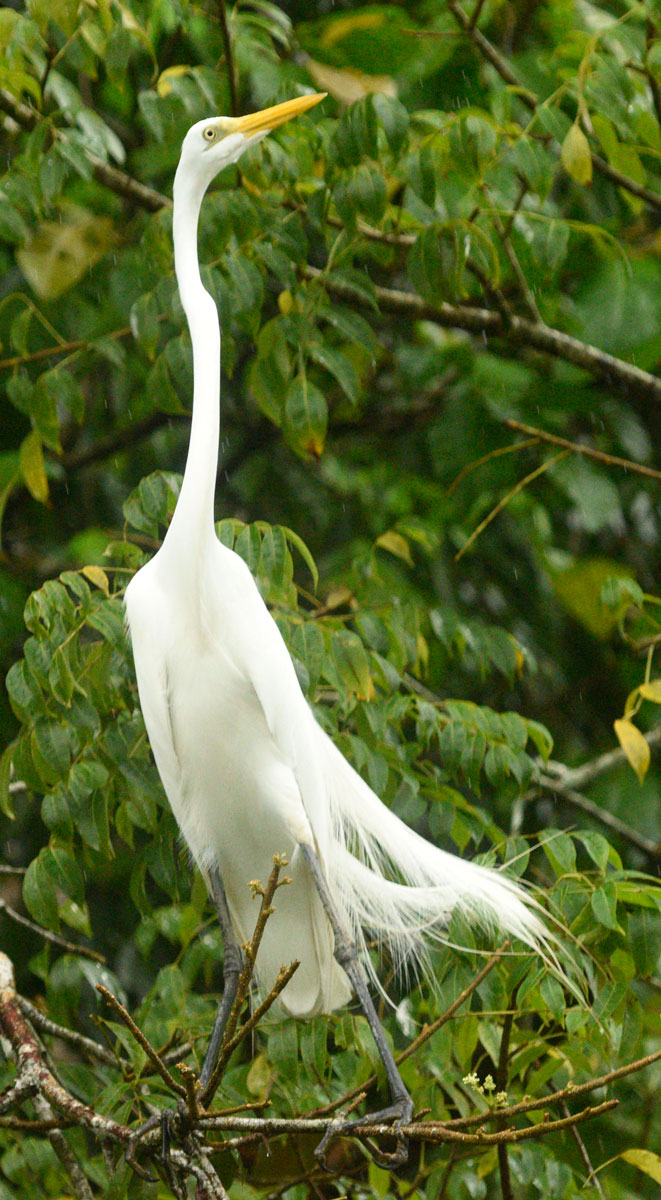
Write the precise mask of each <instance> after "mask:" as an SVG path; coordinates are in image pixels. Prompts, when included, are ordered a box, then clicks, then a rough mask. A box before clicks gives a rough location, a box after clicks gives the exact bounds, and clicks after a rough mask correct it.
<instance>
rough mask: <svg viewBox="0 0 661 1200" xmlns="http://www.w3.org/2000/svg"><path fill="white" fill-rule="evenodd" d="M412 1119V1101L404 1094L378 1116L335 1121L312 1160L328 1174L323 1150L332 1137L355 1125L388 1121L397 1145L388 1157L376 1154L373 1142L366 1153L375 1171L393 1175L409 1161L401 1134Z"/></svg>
mask: <svg viewBox="0 0 661 1200" xmlns="http://www.w3.org/2000/svg"><path fill="white" fill-rule="evenodd" d="M412 1116H413V1101H412V1099H411V1097H410V1096H409V1094H408V1092H406V1093H404V1094H403V1095H401V1096H398V1097H397V1098H396V1099H394V1100H393V1102H392V1104H389V1105H388V1107H387V1108H380V1109H379V1111H378V1112H373V1113H367V1114H366V1115H365V1116H364V1117H354V1118H353V1119H352V1120H350V1121H346V1120H344V1119H343V1118H342V1117H338V1118H336V1119H335V1120H333V1121H331V1122H330V1124H329V1126H328V1128H327V1130H326V1132H325V1134H324V1136H323V1137H322V1139H321V1141H320V1143H319V1145H318V1146H317V1148H316V1150H315V1152H314V1156H315V1158H316V1159H317V1162H318V1163H319V1164H320V1165H321V1166H322V1167H323V1168H324V1170H325V1171H328V1170H330V1168H329V1166H328V1163H327V1162H326V1148H327V1146H328V1144H329V1142H331V1141H332V1139H333V1138H334V1137H338V1136H340V1135H342V1134H345V1133H350V1132H351V1130H352V1129H355V1128H356V1126H357V1125H377V1124H378V1125H381V1124H383V1123H385V1122H386V1121H388V1122H392V1131H393V1136H394V1137H395V1139H396V1142H397V1145H396V1148H395V1150H393V1151H392V1152H390V1153H388V1152H387V1151H384V1150H378V1149H377V1148H376V1146H375V1145H374V1144H373V1143H372V1142H370V1143H369V1149H370V1154H371V1155H372V1158H373V1159H374V1162H375V1163H376V1165H377V1166H378V1167H382V1168H383V1169H384V1170H386V1171H394V1170H396V1169H397V1167H403V1166H404V1164H405V1163H406V1162H407V1160H408V1156H409V1144H408V1141H407V1139H406V1137H405V1136H404V1134H403V1133H401V1132H400V1131H401V1127H402V1126H403V1125H408V1123H409V1121H410V1120H411V1117H412Z"/></svg>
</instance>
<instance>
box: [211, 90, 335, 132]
mask: <svg viewBox="0 0 661 1200" xmlns="http://www.w3.org/2000/svg"><path fill="white" fill-rule="evenodd" d="M326 95H327V93H326V92H315V93H314V94H313V95H311V96H296V97H295V99H294V100H285V102H284V104H274V105H273V108H263V109H262V111H261V112H256V113H249V114H248V116H247V117H234V118H230V120H231V122H232V133H244V134H245V135H246V137H250V135H251V134H253V133H263V132H264V131H266V132H270V130H271V129H277V127H278V125H284V123H285V121H289V120H290V118H291V117H298V116H299V115H300V114H301V113H303V112H305V111H306V109H308V108H312V107H313V105H315V104H318V103H319V101H320V100H324V99H325V98H326Z"/></svg>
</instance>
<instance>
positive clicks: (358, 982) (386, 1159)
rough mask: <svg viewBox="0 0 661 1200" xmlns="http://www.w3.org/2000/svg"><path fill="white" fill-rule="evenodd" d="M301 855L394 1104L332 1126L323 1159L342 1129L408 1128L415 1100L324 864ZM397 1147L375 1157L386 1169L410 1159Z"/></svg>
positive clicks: (320, 1151) (320, 1150)
mask: <svg viewBox="0 0 661 1200" xmlns="http://www.w3.org/2000/svg"><path fill="white" fill-rule="evenodd" d="M300 848H301V852H302V854H303V857H304V859H305V861H306V863H307V865H308V869H309V871H310V874H311V876H312V878H313V880H314V883H315V886H316V888H317V891H318V892H319V897H320V899H321V903H322V904H323V906H324V909H325V912H326V916H327V917H328V920H329V921H330V926H331V929H332V930H333V938H334V941H335V944H334V947H333V953H334V955H335V958H336V959H337V961H338V963H339V964H340V966H341V967H342V968H343V969H344V970H345V971H346V973H347V975H348V977H349V980H350V982H351V986H352V987H353V990H354V991H355V993H356V995H357V997H358V1000H359V1001H360V1006H361V1008H362V1010H363V1012H364V1014H365V1016H366V1017H367V1021H368V1023H369V1027H370V1029H371V1030H372V1036H373V1038H374V1041H375V1043H376V1048H377V1050H378V1051H379V1056H380V1058H381V1062H382V1063H383V1066H384V1068H385V1072H386V1076H387V1079H388V1087H389V1088H390V1099H391V1104H390V1105H389V1106H388V1108H383V1109H380V1110H379V1112H375V1113H370V1114H369V1117H361V1118H359V1119H358V1120H353V1121H347V1122H345V1124H344V1125H343V1126H342V1127H341V1128H340V1129H337V1128H334V1127H329V1129H328V1131H327V1132H326V1134H325V1135H324V1137H323V1139H322V1141H321V1142H320V1144H319V1146H318V1147H317V1149H316V1151H315V1153H316V1154H317V1156H318V1157H319V1158H321V1159H322V1161H323V1157H324V1150H325V1148H326V1145H327V1144H328V1141H329V1140H330V1138H331V1137H333V1136H334V1135H335V1133H341V1132H342V1131H343V1130H347V1129H350V1128H351V1126H352V1125H359V1124H363V1123H364V1122H366V1121H370V1122H372V1121H374V1122H377V1121H378V1122H381V1121H393V1122H394V1127H395V1129H397V1127H398V1126H399V1125H405V1124H406V1123H407V1122H408V1121H410V1120H411V1117H412V1116H413V1101H412V1099H411V1097H410V1096H409V1093H408V1091H407V1090H406V1087H405V1084H404V1081H403V1080H402V1077H401V1075H400V1073H399V1071H398V1070H397V1063H396V1062H395V1059H394V1058H393V1054H392V1051H391V1049H390V1046H389V1045H388V1043H387V1041H386V1038H385V1034H384V1032H383V1028H382V1025H381V1022H380V1021H379V1017H378V1014H377V1011H376V1009H375V1007H374V1002H373V1000H372V997H371V996H370V994H369V990H368V987H367V981H366V978H365V973H364V971H363V968H362V966H361V964H360V959H359V958H358V953H357V951H356V946H355V943H354V941H353V939H352V938H351V937H350V936H349V934H348V933H347V931H346V930H345V929H344V928H343V926H342V922H341V921H340V918H339V916H338V913H337V909H336V907H335V904H334V902H333V898H332V896H331V894H330V891H329V890H328V884H327V882H326V879H325V876H324V874H323V872H322V870H321V864H320V862H319V859H318V858H317V855H316V854H315V852H314V850H313V849H312V848H311V847H310V846H305V845H303V843H301V844H300ZM397 1141H398V1147H397V1150H396V1151H395V1153H394V1154H389V1155H383V1156H381V1155H379V1156H378V1157H377V1156H376V1155H375V1158H376V1160H377V1162H380V1163H381V1164H382V1165H383V1166H387V1167H397V1166H401V1165H402V1164H403V1163H405V1162H406V1160H407V1158H408V1145H407V1143H406V1140H405V1139H404V1138H403V1137H401V1136H400V1137H398V1139H397Z"/></svg>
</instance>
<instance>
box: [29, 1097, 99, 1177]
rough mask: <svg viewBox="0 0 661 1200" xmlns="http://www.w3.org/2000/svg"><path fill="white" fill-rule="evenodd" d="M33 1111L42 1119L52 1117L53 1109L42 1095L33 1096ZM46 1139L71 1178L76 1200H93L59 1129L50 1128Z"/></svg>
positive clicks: (82, 1172) (73, 1155)
mask: <svg viewBox="0 0 661 1200" xmlns="http://www.w3.org/2000/svg"><path fill="white" fill-rule="evenodd" d="M33 1104H34V1107H35V1111H36V1112H37V1113H38V1115H39V1117H40V1118H41V1120H42V1121H49V1120H51V1119H52V1116H53V1110H52V1108H51V1106H50V1104H49V1103H48V1101H47V1100H46V1099H45V1097H44V1096H39V1095H37V1096H35V1097H34V1100H33ZM47 1136H48V1140H49V1142H50V1144H51V1146H52V1147H53V1150H54V1151H55V1153H56V1155H57V1157H58V1158H59V1160H60V1162H61V1163H62V1166H63V1167H64V1170H65V1171H66V1173H67V1175H68V1176H69V1179H70V1180H71V1184H72V1187H73V1189H74V1193H75V1196H76V1200H94V1195H93V1193H92V1189H91V1187H90V1184H89V1180H88V1179H87V1176H86V1175H85V1172H84V1171H83V1169H82V1167H81V1165H80V1163H79V1162H78V1159H77V1158H76V1156H75V1154H74V1153H73V1151H72V1149H71V1147H70V1146H69V1144H68V1142H67V1141H66V1139H65V1137H64V1134H63V1133H62V1131H61V1129H51V1130H50V1132H49V1133H48V1135H47Z"/></svg>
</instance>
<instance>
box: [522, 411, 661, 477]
mask: <svg viewBox="0 0 661 1200" xmlns="http://www.w3.org/2000/svg"><path fill="white" fill-rule="evenodd" d="M503 425H506V426H507V428H508V429H514V430H516V431H517V432H518V433H525V434H526V435H527V436H528V438H529V439H530V440H529V441H526V442H519V443H517V448H518V446H529V445H531V444H532V441H535V440H536V441H539V442H548V443H549V444H550V445H552V446H563V447H564V448H565V449H566V450H571V451H572V452H573V453H574V454H582V455H583V456H584V457H585V458H593V459H595V461H596V462H600V463H604V465H605V466H607V467H621V468H622V469H623V470H624V471H635V472H636V474H637V475H646V476H647V478H648V479H658V480H661V471H655V470H654V468H653V467H646V466H645V465H644V463H637V462H632V460H631V459H630V458H620V457H619V456H618V455H617V454H606V453H605V452H604V451H603V450H595V449H594V447H593V446H587V445H586V444H585V443H584V442H570V441H569V440H568V439H567V438H563V437H559V436H558V434H556V433H547V432H546V430H544V429H536V428H535V427H534V426H533V425H524V424H523V422H522V421H515V420H514V418H513V417H504V418H503Z"/></svg>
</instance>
